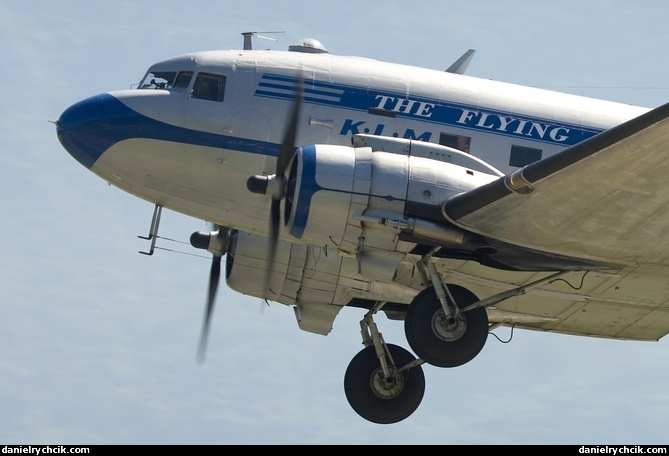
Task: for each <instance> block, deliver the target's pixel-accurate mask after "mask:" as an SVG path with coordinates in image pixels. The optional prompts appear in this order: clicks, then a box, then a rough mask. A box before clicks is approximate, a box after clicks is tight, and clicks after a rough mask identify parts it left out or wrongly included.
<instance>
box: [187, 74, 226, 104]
mask: <svg viewBox="0 0 669 456" xmlns="http://www.w3.org/2000/svg"><path fill="white" fill-rule="evenodd" d="M224 95H225V76H223V75H220V74H213V73H198V75H197V78H196V79H195V84H194V85H193V91H192V92H191V97H192V98H199V99H200V100H210V101H223V96H224Z"/></svg>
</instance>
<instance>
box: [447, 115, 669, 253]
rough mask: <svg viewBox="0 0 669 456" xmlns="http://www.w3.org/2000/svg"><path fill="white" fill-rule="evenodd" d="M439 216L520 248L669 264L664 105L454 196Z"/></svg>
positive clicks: (668, 120) (668, 141)
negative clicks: (488, 182) (442, 215)
mask: <svg viewBox="0 0 669 456" xmlns="http://www.w3.org/2000/svg"><path fill="white" fill-rule="evenodd" d="M442 212H443V214H444V216H445V217H446V218H447V219H448V220H449V221H450V222H452V223H454V224H455V225H457V226H459V227H461V228H464V229H466V230H469V231H472V232H475V233H478V234H481V235H484V236H487V237H490V238H493V239H498V240H501V241H504V242H507V243H510V244H514V245H518V246H523V247H527V248H531V249H536V250H540V251H545V252H551V253H554V254H559V255H565V256H571V257H576V258H582V259H589V260H593V261H599V262H602V263H603V264H619V265H620V266H625V265H627V266H634V265H639V264H655V265H662V266H669V236H667V234H668V233H669V104H665V105H663V106H661V107H659V108H657V109H654V110H652V111H649V112H647V113H645V114H643V115H641V116H639V117H637V118H634V119H632V120H630V121H628V122H625V123H623V124H620V125H618V126H616V127H614V128H611V129H609V130H607V131H605V132H603V133H601V134H599V135H597V136H595V137H593V138H591V139H589V140H587V141H584V142H582V143H579V144H577V145H575V146H573V147H570V148H568V149H565V150H564V151H562V152H560V153H558V154H556V155H553V156H551V157H548V158H546V159H544V160H541V161H539V162H536V163H533V164H531V165H528V166H526V167H524V168H522V169H520V170H518V171H516V172H515V173H513V174H511V175H508V176H506V177H505V178H501V179H499V180H497V181H494V182H491V183H490V184H487V185H485V186H483V187H479V188H477V189H474V190H471V191H469V192H467V193H464V194H461V195H458V196H456V197H454V198H452V199H451V200H449V201H447V202H446V203H445V204H444V206H443V208H442Z"/></svg>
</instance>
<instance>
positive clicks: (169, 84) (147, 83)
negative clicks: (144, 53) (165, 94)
mask: <svg viewBox="0 0 669 456" xmlns="http://www.w3.org/2000/svg"><path fill="white" fill-rule="evenodd" d="M192 77H193V72H192V71H180V72H179V73H178V74H177V72H176V71H149V72H148V73H147V74H146V76H144V79H143V80H142V82H141V83H140V84H139V88H140V89H186V88H188V85H189V84H190V80H191V78H192Z"/></svg>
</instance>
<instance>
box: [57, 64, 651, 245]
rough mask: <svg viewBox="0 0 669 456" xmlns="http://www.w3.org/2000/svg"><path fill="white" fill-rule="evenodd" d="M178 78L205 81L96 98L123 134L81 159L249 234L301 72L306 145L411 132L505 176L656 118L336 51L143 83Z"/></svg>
mask: <svg viewBox="0 0 669 456" xmlns="http://www.w3.org/2000/svg"><path fill="white" fill-rule="evenodd" d="M165 72H175V73H176V72H192V73H193V77H192V78H191V79H190V82H189V83H188V85H186V86H185V87H180V88H169V87H168V88H160V87H157V86H156V87H151V88H140V89H137V90H127V91H118V92H111V93H108V94H103V95H100V96H98V97H93V98H91V99H89V103H98V104H100V105H101V106H102V107H101V108H98V107H96V108H95V109H96V110H97V109H99V110H100V112H102V115H101V121H102V123H103V124H104V125H105V126H106V127H108V131H109V135H108V137H107V138H106V140H105V141H100V146H99V149H97V150H88V149H87V150H86V152H85V153H84V155H85V156H84V158H83V159H82V158H81V157H78V156H77V153H76V152H74V153H73V152H72V148H71V147H70V148H69V150H70V152H71V153H73V155H75V158H77V159H78V160H80V161H81V162H82V163H83V164H85V165H86V166H88V167H89V168H90V169H91V170H92V171H93V172H95V173H96V174H98V175H100V176H101V177H103V178H104V179H106V180H108V181H109V182H110V183H111V184H113V185H116V186H118V187H120V188H122V189H124V190H126V191H128V192H130V193H132V194H134V195H137V196H139V197H141V198H143V199H146V200H148V201H151V202H154V203H159V204H161V205H162V206H164V207H168V208H170V209H173V210H176V211H179V212H182V213H185V214H188V215H191V216H193V217H197V218H201V219H205V220H209V221H212V222H215V223H218V224H220V225H224V226H229V227H233V228H236V229H240V230H243V231H247V232H264V231H266V229H267V217H268V204H267V198H266V197H265V196H263V195H256V194H252V193H250V192H249V191H248V190H247V189H246V180H247V179H248V177H249V176H251V175H256V174H271V173H273V172H274V168H275V164H274V163H275V157H276V156H277V153H278V150H279V147H280V146H279V144H280V143H281V141H282V136H283V134H284V129H285V125H286V119H287V117H288V110H289V107H290V106H291V103H292V100H293V99H294V98H295V96H296V93H297V87H298V80H299V78H303V80H304V99H303V104H302V110H301V115H300V121H299V126H298V132H297V139H296V144H297V145H306V144H341V145H350V144H351V137H352V135H355V134H372V135H383V136H390V137H397V138H410V139H413V140H419V141H428V142H432V143H442V144H445V145H448V146H451V147H454V148H458V149H461V150H466V151H467V152H469V153H470V154H472V155H474V156H476V157H479V158H481V159H482V160H484V161H486V162H488V163H489V164H491V165H493V166H495V167H496V168H498V169H499V170H501V171H503V172H505V173H506V172H509V171H512V170H514V169H516V168H518V167H520V166H523V165H524V164H528V163H530V162H532V161H535V160H537V159H540V158H545V157H547V156H550V155H552V154H554V153H556V152H558V151H560V150H563V149H564V148H566V147H568V146H571V145H573V144H576V143H577V142H580V141H582V140H584V139H587V138H589V137H591V136H593V135H595V134H597V133H599V132H601V131H603V130H605V129H608V128H610V127H612V126H614V125H617V124H619V123H621V122H623V121H625V120H628V119H630V118H632V117H636V116H638V115H640V114H641V113H643V112H646V111H647V109H645V108H638V107H633V106H628V105H623V104H618V103H611V102H605V101H601V100H595V99H589V98H584V97H579V96H573V95H565V94H561V93H556V92H550V91H546V90H540V89H534V88H528V87H523V86H517V85H512V84H505V83H500V82H495V81H490V80H483V79H478V78H474V77H469V76H465V75H458V74H451V73H447V72H443V71H436V70H428V69H420V68H414V67H409V66H403V65H396V64H389V63H384V62H378V61H375V60H370V59H364V58H357V57H345V56H335V55H330V54H302V53H298V52H277V51H211V52H202V53H195V54H189V55H184V56H181V57H177V58H174V59H170V60H167V61H164V62H160V63H157V64H155V65H153V66H152V67H151V68H150V69H149V73H148V77H147V78H145V80H144V81H143V85H144V86H146V87H150V84H149V83H150V81H148V79H149V78H151V77H153V76H154V75H156V74H163V73H165ZM201 73H209V74H214V75H222V76H224V87H223V88H222V89H223V90H224V93H223V94H221V95H222V96H221V99H220V100H218V99H217V100H212V99H200V98H194V97H193V96H191V92H192V91H193V85H194V84H195V81H196V77H197V75H199V74H201ZM91 100H92V101H91ZM84 103H85V102H84ZM75 106H76V105H75ZM85 109H88V107H85V108H84V110H85ZM72 116H74V117H76V114H74V115H72ZM72 116H71V117H72ZM67 119H68V117H67V115H66V114H64V120H63V119H62V121H67ZM131 129H134V132H131V131H130V130H131ZM61 140H62V138H61ZM512 149H513V152H512Z"/></svg>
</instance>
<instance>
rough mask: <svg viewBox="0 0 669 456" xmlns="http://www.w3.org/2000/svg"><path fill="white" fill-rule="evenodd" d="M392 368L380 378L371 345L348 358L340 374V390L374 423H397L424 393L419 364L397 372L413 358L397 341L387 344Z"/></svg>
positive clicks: (418, 403) (377, 362) (421, 371)
mask: <svg viewBox="0 0 669 456" xmlns="http://www.w3.org/2000/svg"><path fill="white" fill-rule="evenodd" d="M387 347H388V350H389V351H390V354H391V356H392V357H393V360H394V361H395V364H396V368H393V366H389V368H390V373H391V377H390V378H389V379H386V378H384V376H383V369H382V368H381V363H380V361H379V358H378V357H377V356H376V350H375V349H374V346H373V345H371V346H369V347H367V348H365V349H363V350H362V351H360V352H359V353H358V354H357V355H355V357H354V358H353V359H352V360H351V362H350V363H349V365H348V368H347V369H346V375H345V376H344V392H345V393H346V399H348V403H349V404H350V405H351V407H352V408H353V410H355V412H356V413H357V414H358V415H360V416H361V417H363V418H364V419H366V420H368V421H371V422H373V423H378V424H391V423H397V422H398V421H402V420H403V419H405V418H407V417H408V416H409V415H411V414H412V413H413V412H415V411H416V409H417V408H418V406H419V405H420V402H421V401H422V400H423V394H424V393H425V375H424V374H423V369H422V368H421V367H420V366H416V367H412V368H411V369H407V370H405V371H402V372H399V369H400V368H401V367H403V366H405V365H407V364H408V363H410V362H412V361H414V360H415V359H416V358H415V357H414V356H413V355H412V354H411V353H410V352H409V351H407V350H405V349H403V348H402V347H399V346H397V345H392V344H388V345H387Z"/></svg>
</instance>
